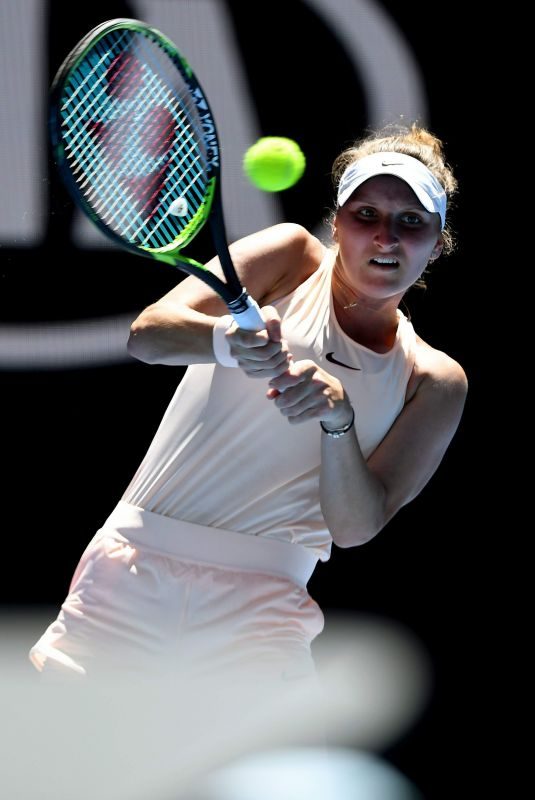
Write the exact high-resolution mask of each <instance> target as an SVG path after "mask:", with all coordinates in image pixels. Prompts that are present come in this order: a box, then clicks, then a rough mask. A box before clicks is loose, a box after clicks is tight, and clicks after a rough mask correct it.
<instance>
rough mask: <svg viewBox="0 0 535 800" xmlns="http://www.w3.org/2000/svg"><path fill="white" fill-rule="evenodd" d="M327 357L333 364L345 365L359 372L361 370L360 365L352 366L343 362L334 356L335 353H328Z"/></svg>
mask: <svg viewBox="0 0 535 800" xmlns="http://www.w3.org/2000/svg"><path fill="white" fill-rule="evenodd" d="M325 358H326V359H327V361H330V362H331V364H338V366H339V367H345V368H346V369H354V370H357V372H360V371H361V369H360V367H350V366H349V364H342V362H341V361H338V359H336V358H335V357H334V353H327V355H326V356H325Z"/></svg>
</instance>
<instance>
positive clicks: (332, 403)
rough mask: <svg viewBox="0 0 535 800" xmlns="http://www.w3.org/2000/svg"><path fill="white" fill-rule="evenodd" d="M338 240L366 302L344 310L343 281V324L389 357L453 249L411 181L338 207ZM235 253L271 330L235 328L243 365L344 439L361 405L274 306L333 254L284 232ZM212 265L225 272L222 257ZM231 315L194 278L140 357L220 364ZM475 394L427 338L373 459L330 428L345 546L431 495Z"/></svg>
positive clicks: (334, 496) (136, 336) (167, 304)
mask: <svg viewBox="0 0 535 800" xmlns="http://www.w3.org/2000/svg"><path fill="white" fill-rule="evenodd" d="M333 236H334V240H335V242H336V244H337V246H338V255H337V269H338V270H339V272H340V275H341V276H342V278H343V283H344V284H345V286H346V287H347V288H348V289H349V290H350V292H351V297H350V300H351V302H352V303H355V305H353V306H352V308H350V309H347V308H344V306H346V305H347V304H348V303H347V300H348V297H347V291H346V289H343V288H342V287H340V286H339V285H338V284H337V283H336V282H335V281H333V297H334V307H335V313H336V315H337V318H338V321H339V323H340V325H341V327H342V328H343V330H344V331H345V333H346V334H347V335H348V336H350V337H351V338H352V339H353V340H354V341H356V342H359V343H361V344H363V345H365V346H366V347H368V348H371V349H373V350H375V351H376V352H379V353H384V352H387V351H388V350H389V349H390V348H391V347H392V345H393V343H394V340H395V336H396V330H397V308H398V306H399V303H400V301H401V299H402V297H403V295H404V294H405V292H406V291H407V290H408V289H409V287H410V286H411V285H412V284H413V283H414V282H415V281H416V280H417V279H418V277H419V276H420V275H421V273H422V272H423V271H424V269H425V267H426V266H427V264H428V262H429V260H434V259H435V258H436V257H438V255H439V254H440V252H441V249H442V237H441V233H440V223H439V217H438V214H431V213H429V212H427V211H426V210H425V209H424V208H423V206H422V205H421V204H420V202H419V201H418V199H417V197H416V195H415V194H414V193H413V191H412V189H411V188H410V187H409V186H408V185H407V184H406V183H404V182H403V181H402V180H400V179H399V178H396V177H394V176H387V175H381V176H376V177H375V178H371V179H370V180H368V181H366V182H365V183H364V184H362V185H361V186H360V187H359V188H358V189H357V190H356V191H355V192H354V193H353V195H352V197H351V198H350V199H349V200H348V201H347V203H346V204H345V206H344V207H343V208H341V209H339V210H338V213H337V215H336V219H335V222H334V229H333ZM230 251H231V255H232V258H233V261H234V264H235V266H236V270H237V272H238V274H239V276H240V279H241V281H242V283H243V285H245V286H246V287H247V289H248V291H249V293H250V294H251V295H252V296H253V297H255V298H256V299H257V301H258V303H259V305H261V306H262V314H263V317H264V319H265V320H266V331H261V332H258V333H255V332H251V331H242V330H240V329H239V328H238V327H237V326H236V325H235V324H233V325H232V326H231V328H230V329H229V331H228V332H227V337H228V341H229V345H230V349H231V353H232V355H233V356H234V357H235V358H237V359H238V362H239V366H240V368H241V369H242V370H243V371H244V372H245V373H246V374H247V375H248V376H249V377H251V378H256V379H263V380H265V381H266V383H267V384H268V389H267V393H266V397H267V401H270V402H273V403H274V404H275V405H276V407H277V408H278V410H279V411H280V413H281V414H282V415H283V416H284V417H286V418H287V420H288V423H289V424H290V425H297V424H302V423H305V422H309V421H310V420H316V421H320V420H321V421H322V422H323V423H324V425H325V426H326V427H327V428H329V429H332V430H335V429H337V428H341V427H343V426H344V425H345V424H347V423H348V422H349V421H350V419H351V417H352V413H353V410H354V413H355V415H356V416H358V403H356V404H355V406H354V408H352V405H351V398H350V397H348V396H347V393H346V391H345V389H344V386H343V384H342V383H341V382H340V381H339V380H338V379H337V378H336V377H334V376H333V375H331V374H330V373H328V372H327V371H326V370H324V369H322V368H321V367H320V366H319V365H318V364H316V363H315V362H314V361H312V360H308V359H307V360H303V361H297V362H294V361H293V360H292V358H291V354H290V353H289V351H288V346H287V343H286V342H285V341H284V338H283V336H282V332H281V323H280V319H279V316H278V314H277V312H276V310H275V309H274V308H273V307H272V306H271V305H270V304H271V303H272V302H273V301H274V300H276V299H277V298H279V297H283V296H284V295H286V294H288V293H289V292H291V291H293V290H294V289H295V288H296V287H297V286H299V285H300V284H301V283H302V282H303V281H304V280H306V278H308V277H309V276H310V275H311V274H312V273H313V272H314V271H315V270H316V269H317V268H318V266H319V264H320V263H321V261H322V259H323V256H324V254H325V247H324V245H323V244H322V243H321V242H320V241H319V240H318V239H316V238H315V237H314V236H312V235H311V234H310V233H309V232H308V231H306V230H305V229H304V228H302V227H300V226H298V225H291V224H283V225H277V226H274V227H273V228H270V229H267V230H266V231H260V232H259V233H257V234H254V235H252V236H249V237H246V238H245V239H242V240H240V241H239V242H236V243H235V244H234V245H232V246H231V248H230ZM376 259H380V260H381V259H382V260H383V261H384V259H387V260H388V259H390V260H391V259H395V261H394V263H391V264H385V263H378V262H377V260H376ZM209 267H210V268H211V269H212V270H213V271H216V272H218V271H219V273H220V270H219V266H218V261H217V259H214V260H213V261H212V262H211V263H210V264H209ZM225 313H227V309H226V306H225V305H224V303H223V302H222V301H221V300H220V298H219V297H218V296H217V295H215V294H214V292H212V290H211V289H210V288H209V287H207V286H205V285H204V284H203V283H202V282H201V281H199V280H197V279H195V278H191V277H188V278H186V279H185V280H184V281H182V282H181V283H180V284H179V285H178V286H177V287H176V288H175V289H173V290H172V291H171V292H169V293H168V294H167V295H165V296H164V297H163V298H162V299H161V300H160V301H158V302H157V303H155V304H154V305H153V306H149V308H148V309H146V310H145V311H144V312H143V313H142V314H141V315H140V317H139V318H138V319H137V320H136V321H135V322H134V324H133V325H132V331H131V336H130V340H129V351H130V353H131V354H132V355H134V356H135V357H136V358H140V359H141V360H143V361H146V362H148V363H163V364H192V363H209V362H213V360H214V356H213V349H212V329H213V325H214V324H215V322H216V319H217V318H218V317H219V316H221V315H222V314H225ZM466 392H467V380H466V375H465V373H464V371H463V369H462V368H461V366H460V365H459V364H458V363H457V362H456V361H454V360H453V359H451V358H450V357H449V356H447V355H446V354H445V353H442V352H440V351H438V350H436V349H434V348H432V347H431V346H430V345H429V344H427V343H426V342H424V341H423V340H422V339H420V338H419V337H418V338H417V345H416V358H415V364H414V368H413V372H412V375H411V377H410V380H409V384H408V387H407V392H406V398H405V406H404V408H403V410H402V412H401V414H400V415H399V416H398V418H397V419H396V422H395V423H394V425H393V426H392V428H391V429H390V431H389V432H388V434H387V435H386V437H385V438H384V439H383V441H382V442H381V443H380V444H379V446H378V447H377V448H376V450H375V451H374V452H373V453H372V455H371V456H370V457H369V458H368V460H367V461H366V460H365V459H364V457H363V455H362V452H361V450H360V446H359V443H358V439H357V436H356V434H355V428H353V429H352V430H351V431H350V433H348V434H346V435H345V436H343V437H341V438H338V439H333V438H332V437H329V436H327V435H325V434H323V433H320V430H318V435H321V439H322V442H321V446H322V455H321V471H320V499H321V508H322V512H323V515H324V517H325V520H326V523H327V525H328V527H329V530H330V532H331V535H332V537H333V541H334V542H335V543H336V544H337V545H338V546H340V547H351V546H355V545H359V544H363V543H364V542H366V541H368V540H369V539H371V538H372V537H373V536H375V535H376V534H377V533H378V532H379V531H380V530H381V529H382V528H383V527H384V526H385V525H386V523H387V522H388V521H389V520H390V519H391V518H392V517H393V516H394V514H395V513H396V512H397V511H398V510H399V509H400V508H401V507H402V506H403V505H405V504H406V503H408V502H410V500H412V499H413V498H414V497H416V496H417V495H418V494H419V492H420V491H421V490H422V489H423V487H424V486H425V485H426V484H427V482H428V481H429V479H430V478H431V477H432V475H433V474H434V472H435V471H436V469H437V467H438V466H439V464H440V462H441V460H442V458H443V456H444V453H445V452H446V450H447V448H448V446H449V444H450V442H451V439H452V438H453V435H454V434H455V431H456V429H457V427H458V425H459V421H460V419H461V415H462V411H463V407H464V402H465V397H466ZM318 428H319V426H318Z"/></svg>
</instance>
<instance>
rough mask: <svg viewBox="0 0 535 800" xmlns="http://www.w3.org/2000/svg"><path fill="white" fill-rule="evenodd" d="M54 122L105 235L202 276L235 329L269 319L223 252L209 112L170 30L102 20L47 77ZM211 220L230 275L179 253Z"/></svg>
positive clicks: (61, 159) (77, 194) (70, 172)
mask: <svg viewBox="0 0 535 800" xmlns="http://www.w3.org/2000/svg"><path fill="white" fill-rule="evenodd" d="M49 125H50V136H51V140H52V146H53V150H54V158H55V161H56V163H57V166H58V168H59V170H60V173H61V175H62V177H63V179H64V181H65V183H66V185H67V187H68V189H69V190H70V192H71V194H72V196H73V198H74V200H75V202H76V203H77V204H78V205H79V206H80V207H81V208H82V210H83V211H84V212H85V213H86V214H87V215H88V216H89V217H90V219H91V220H92V221H93V222H94V223H95V224H96V225H97V226H98V227H99V228H100V229H101V230H102V231H104V233H106V234H107V235H108V236H110V237H111V238H112V239H113V240H114V241H115V242H117V243H119V244H120V245H122V246H123V247H125V248H127V249H128V250H131V251H133V252H134V253H138V254H140V255H144V256H148V257H151V258H154V259H156V260H157V261H162V262H165V263H166V264H171V265H172V266H176V267H178V268H179V269H181V270H182V271H184V272H187V273H189V274H190V275H195V276H196V277H197V278H200V279H201V280H202V281H204V282H205V283H207V284H208V285H209V286H211V287H212V289H214V291H216V292H218V294H219V295H220V296H221V297H222V298H223V300H224V301H225V303H226V304H227V306H228V309H229V311H230V313H231V314H232V316H233V317H234V319H235V320H236V322H237V323H238V325H239V326H240V327H242V328H245V329H246V330H262V329H264V328H265V325H264V322H263V320H262V317H261V316H260V310H259V307H258V305H257V303H256V301H255V300H253V299H252V298H251V297H250V296H249V295H248V293H247V290H246V289H245V288H244V287H243V286H242V285H241V283H240V281H239V279H238V276H237V274H236V270H235V268H234V265H233V263H232V259H231V257H230V253H229V250H228V245H227V238H226V233H225V224H224V218H223V209H222V203H221V189H220V169H221V167H220V148H219V142H218V138H217V131H216V126H215V123H214V118H213V116H212V112H211V111H210V107H209V105H208V101H207V99H206V96H205V94H204V92H203V90H202V88H201V87H200V85H199V82H198V81H197V79H196V77H195V75H194V74H193V71H192V69H191V67H190V66H189V64H188V63H187V61H186V59H185V58H184V57H183V56H182V55H181V54H180V53H179V52H178V50H177V49H176V47H175V45H174V44H173V43H172V42H171V41H170V40H169V39H167V38H166V37H165V36H164V35H163V34H161V33H160V32H159V31H157V30H155V29H154V28H151V27H149V26H148V25H145V24H144V23H143V22H140V21H138V20H134V19H113V20H110V21H108V22H103V23H101V24H100V25H98V26H97V27H96V28H94V29H93V30H92V31H90V33H88V34H87V35H86V36H85V37H84V38H83V39H82V40H81V41H80V42H79V43H78V45H77V46H76V47H75V48H74V50H73V51H72V52H71V53H70V54H69V55H68V56H67V58H66V59H65V61H64V62H63V64H62V66H61V67H60V69H59V71H58V74H57V75H56V77H55V79H54V82H53V85H52V89H51V98H50V117H49ZM207 220H208V221H209V224H210V230H211V234H212V239H213V242H214V246H215V248H216V251H217V254H218V256H219V260H220V262H221V266H222V269H223V273H224V276H225V279H226V283H224V282H223V281H222V280H220V279H219V278H218V277H217V276H216V275H214V274H213V273H211V272H210V271H209V270H208V269H207V268H206V267H204V266H203V265H202V264H200V263H199V262H197V261H194V260H193V259H191V258H187V257H185V256H184V255H182V252H181V251H182V249H183V248H184V247H186V245H188V244H189V243H190V242H191V241H192V240H193V239H194V238H195V236H196V235H197V233H198V232H199V231H200V229H201V228H202V227H203V225H204V223H205V222H206V221H207Z"/></svg>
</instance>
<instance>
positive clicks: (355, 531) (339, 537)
mask: <svg viewBox="0 0 535 800" xmlns="http://www.w3.org/2000/svg"><path fill="white" fill-rule="evenodd" d="M383 527H384V525H377V526H366V527H365V528H364V527H356V526H354V525H353V526H344V527H343V528H340V529H338V530H336V531H331V536H332V540H333V542H334V544H335V545H336V546H337V547H340V548H341V549H342V550H347V549H348V548H350V547H360V545H363V544H366V543H367V542H370V541H371V540H372V539H374V538H375V537H376V536H377V534H378V533H380V531H382V529H383Z"/></svg>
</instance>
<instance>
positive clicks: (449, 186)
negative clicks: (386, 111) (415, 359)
mask: <svg viewBox="0 0 535 800" xmlns="http://www.w3.org/2000/svg"><path fill="white" fill-rule="evenodd" d="M381 152H396V153H404V154H405V155H407V156H412V157H413V158H417V159H418V160H419V161H421V162H422V164H425V166H426V167H427V168H428V169H429V170H430V172H432V173H433V175H434V176H435V177H436V178H437V180H438V181H440V183H441V185H442V186H443V187H444V191H445V192H446V197H447V203H448V209H449V208H451V198H452V197H453V195H454V194H455V192H456V191H457V180H456V178H455V176H454V174H453V172H452V170H451V167H450V166H449V165H448V164H447V163H446V159H445V155H444V145H443V143H442V141H441V140H440V139H439V138H438V137H437V136H435V135H434V134H432V133H430V132H429V131H428V130H426V129H425V128H422V127H420V126H419V125H417V124H416V123H415V122H414V123H412V125H411V126H410V127H407V126H405V125H389V126H387V127H385V128H381V129H380V130H377V131H372V132H371V133H369V134H368V135H367V136H365V137H363V138H362V139H357V141H355V142H354V143H353V144H352V145H351V147H348V148H347V149H346V150H344V151H343V152H342V153H340V155H339V156H338V157H337V158H336V159H335V161H334V164H333V168H332V173H331V174H332V179H333V183H334V186H335V189H336V190H338V184H339V183H340V178H341V177H342V174H343V173H344V172H345V170H346V169H347V167H348V166H349V165H350V164H352V163H353V162H354V161H359V160H360V159H361V158H364V156H369V155H370V154H371V153H381ZM442 237H443V242H444V245H443V252H444V253H445V254H448V253H451V252H453V250H454V249H455V239H454V236H453V233H452V231H451V228H450V226H449V224H448V223H447V222H446V227H445V228H444V230H443V231H442ZM415 286H425V283H424V282H423V280H421V281H418V282H417V283H416V284H415Z"/></svg>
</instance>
